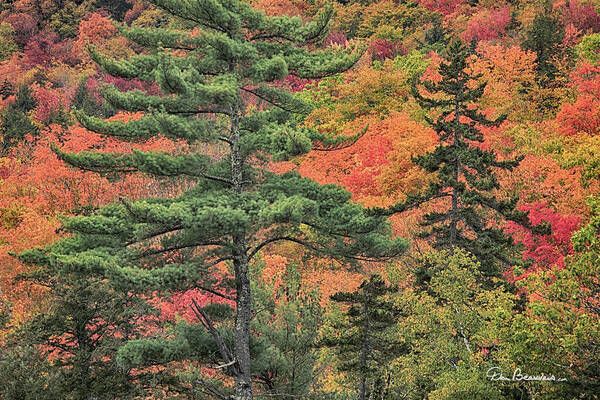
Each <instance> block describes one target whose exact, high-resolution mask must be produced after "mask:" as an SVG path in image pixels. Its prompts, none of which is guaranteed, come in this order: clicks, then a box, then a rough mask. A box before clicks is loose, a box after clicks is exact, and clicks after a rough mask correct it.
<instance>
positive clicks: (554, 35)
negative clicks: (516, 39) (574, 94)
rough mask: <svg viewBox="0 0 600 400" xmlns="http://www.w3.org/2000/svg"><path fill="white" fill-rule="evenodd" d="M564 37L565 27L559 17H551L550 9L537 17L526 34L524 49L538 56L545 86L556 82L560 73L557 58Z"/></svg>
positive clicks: (537, 66) (539, 71) (537, 59)
mask: <svg viewBox="0 0 600 400" xmlns="http://www.w3.org/2000/svg"><path fill="white" fill-rule="evenodd" d="M564 37H565V30H564V27H563V26H562V25H561V23H560V21H559V19H558V18H557V17H555V16H552V15H551V10H550V9H549V8H547V9H546V10H545V11H544V12H541V13H539V14H537V15H536V16H535V18H534V19H533V22H532V23H531V26H530V27H529V29H528V30H527V31H526V33H525V40H524V41H523V48H524V49H525V50H531V51H533V52H534V53H535V54H536V55H537V57H536V60H535V61H536V69H537V72H538V74H539V75H540V77H541V83H542V85H544V86H546V85H548V84H550V83H551V82H552V81H554V79H555V77H556V75H557V73H558V68H557V67H556V65H555V62H556V59H555V58H556V57H557V56H558V55H560V53H561V51H563V50H562V43H563V39H564Z"/></svg>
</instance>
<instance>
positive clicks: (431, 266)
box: [392, 249, 514, 400]
mask: <svg viewBox="0 0 600 400" xmlns="http://www.w3.org/2000/svg"><path fill="white" fill-rule="evenodd" d="M424 268H425V269H428V270H429V271H430V275H431V278H430V280H429V281H428V282H426V283H422V282H421V283H419V282H420V279H419V277H418V276H417V275H416V274H415V272H413V271H406V272H404V273H400V274H399V275H398V276H397V277H396V279H398V280H399V281H400V282H402V283H404V284H406V283H411V284H412V285H409V286H407V287H406V288H405V289H404V290H403V291H402V292H401V293H400V294H399V296H398V297H397V300H396V307H398V308H399V309H400V310H401V311H402V313H403V315H404V317H403V318H402V319H401V320H400V321H399V326H398V328H397V331H396V335H398V336H397V340H401V341H403V342H405V343H406V347H407V348H408V351H407V354H406V355H402V356H400V357H399V358H398V359H397V360H395V362H394V363H393V367H392V371H393V382H394V385H393V387H392V393H394V394H395V395H396V396H397V397H394V398H402V397H403V398H406V399H415V400H416V399H436V400H441V399H454V400H458V399H461V400H469V399H505V398H509V397H505V395H504V392H505V391H506V390H507V388H508V389H510V388H511V386H510V385H509V384H506V385H505V384H504V383H502V382H491V381H490V380H489V379H488V377H487V376H486V375H487V371H488V369H489V368H492V367H497V366H505V360H504V359H503V358H502V357H500V356H499V355H498V354H497V349H498V346H499V344H498V339H499V338H500V335H501V332H502V331H503V329H504V328H505V327H506V325H507V323H510V318H511V317H512V315H513V312H514V310H513V308H514V298H513V296H512V295H510V294H508V293H506V292H505V291H504V290H503V289H502V288H501V287H498V288H495V289H486V287H485V286H482V285H481V284H480V283H479V282H480V281H481V273H480V272H479V271H480V270H481V266H480V265H479V262H478V261H477V260H476V259H475V258H474V257H472V256H471V255H469V254H468V253H466V252H465V251H463V250H459V249H456V250H455V251H454V253H453V254H450V253H449V252H447V251H441V252H432V253H428V254H426V255H424V256H422V257H420V258H419V259H417V260H416V270H415V271H420V270H422V269H424Z"/></svg>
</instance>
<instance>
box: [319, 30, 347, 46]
mask: <svg viewBox="0 0 600 400" xmlns="http://www.w3.org/2000/svg"><path fill="white" fill-rule="evenodd" d="M347 43H348V38H347V37H346V34H345V33H344V32H329V36H327V39H325V42H324V43H323V44H324V45H325V47H329V46H346V44H347Z"/></svg>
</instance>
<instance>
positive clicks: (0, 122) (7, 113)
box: [0, 86, 39, 156]
mask: <svg viewBox="0 0 600 400" xmlns="http://www.w3.org/2000/svg"><path fill="white" fill-rule="evenodd" d="M35 105H36V103H35V99H33V97H32V96H31V91H30V90H29V88H28V87H26V86H23V87H21V88H20V89H19V91H18V92H17V96H16V99H15V101H14V102H13V103H12V104H10V105H9V106H8V107H6V108H5V109H4V110H2V111H1V112H0V154H2V155H4V156H5V155H7V154H8V152H10V150H11V149H12V148H13V147H15V146H16V145H17V144H19V143H20V142H22V141H23V139H24V138H25V135H28V134H29V135H32V136H36V135H37V134H38V132H39V128H38V127H37V126H35V125H34V124H33V123H32V122H31V119H30V118H29V117H28V115H27V114H28V112H29V111H31V110H33V109H34V108H35Z"/></svg>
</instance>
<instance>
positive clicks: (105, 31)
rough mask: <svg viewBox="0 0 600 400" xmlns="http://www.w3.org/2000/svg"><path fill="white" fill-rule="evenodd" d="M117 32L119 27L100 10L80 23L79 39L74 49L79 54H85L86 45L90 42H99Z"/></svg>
mask: <svg viewBox="0 0 600 400" xmlns="http://www.w3.org/2000/svg"><path fill="white" fill-rule="evenodd" d="M116 33H117V28H115V27H114V25H113V24H112V22H111V21H110V19H109V18H108V17H106V16H103V15H102V14H101V13H99V12H95V13H93V14H90V15H89V16H88V17H87V18H86V19H84V20H82V21H81V23H80V24H79V31H78V33H77V40H75V43H74V44H73V51H74V52H76V53H78V54H79V55H83V53H84V51H85V46H86V45H87V44H88V43H90V44H98V43H102V42H104V41H105V40H106V39H109V38H111V37H113V36H114V35H115V34H116Z"/></svg>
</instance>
